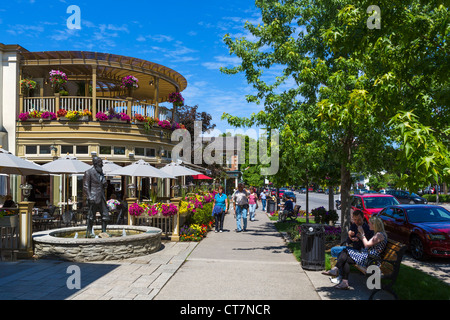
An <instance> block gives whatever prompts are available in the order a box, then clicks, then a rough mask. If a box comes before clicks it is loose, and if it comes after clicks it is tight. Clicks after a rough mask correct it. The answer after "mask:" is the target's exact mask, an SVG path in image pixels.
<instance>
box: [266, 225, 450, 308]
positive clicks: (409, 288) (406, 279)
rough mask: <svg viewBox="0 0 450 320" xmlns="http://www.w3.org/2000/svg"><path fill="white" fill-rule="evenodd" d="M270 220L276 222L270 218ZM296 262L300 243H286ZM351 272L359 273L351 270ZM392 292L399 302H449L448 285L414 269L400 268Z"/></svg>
mask: <svg viewBox="0 0 450 320" xmlns="http://www.w3.org/2000/svg"><path fill="white" fill-rule="evenodd" d="M271 220H273V221H275V220H277V219H276V218H274V217H271ZM301 223H306V219H305V218H298V219H297V222H296V223H293V222H275V227H276V228H277V230H278V231H279V232H290V231H291V230H293V229H294V228H296V227H297V226H298V224H301ZM287 246H288V248H289V249H290V250H291V252H292V253H293V255H294V256H295V258H296V259H297V261H301V242H300V241H295V242H291V243H288V245H287ZM330 257H331V256H330V254H329V253H325V270H329V269H330ZM352 272H359V271H358V270H356V269H355V268H352ZM394 291H395V292H396V293H397V295H398V297H399V299H401V300H450V285H448V284H447V283H445V282H443V281H441V280H439V279H437V278H435V277H433V276H431V275H429V274H427V273H425V272H423V271H421V270H418V269H416V268H412V267H409V266H406V265H404V264H402V265H401V267H400V272H399V275H398V278H397V281H396V282H395V285H394Z"/></svg>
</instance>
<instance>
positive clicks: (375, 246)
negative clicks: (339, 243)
mask: <svg viewBox="0 0 450 320" xmlns="http://www.w3.org/2000/svg"><path fill="white" fill-rule="evenodd" d="M369 228H370V230H373V232H374V236H373V237H372V238H371V239H370V240H367V239H366V237H365V235H364V229H363V228H362V227H361V226H359V227H358V233H357V234H356V236H357V237H358V238H359V239H361V241H362V242H363V244H364V248H363V249H362V250H361V251H359V250H355V249H353V248H346V249H344V250H342V252H341V253H340V254H339V256H338V258H337V262H336V266H335V267H334V268H333V269H331V270H330V271H327V272H323V274H325V275H329V276H338V275H339V274H340V275H341V276H342V282H341V283H340V284H338V285H337V286H335V288H337V289H344V290H346V289H349V286H348V275H349V273H350V265H352V264H357V265H360V266H363V267H367V266H368V262H369V259H368V257H369V255H370V256H377V257H380V256H381V254H382V253H383V251H384V249H385V248H386V244H387V241H388V238H387V235H386V231H385V230H384V224H383V221H382V220H381V219H380V218H379V217H377V216H371V217H370V219H369Z"/></svg>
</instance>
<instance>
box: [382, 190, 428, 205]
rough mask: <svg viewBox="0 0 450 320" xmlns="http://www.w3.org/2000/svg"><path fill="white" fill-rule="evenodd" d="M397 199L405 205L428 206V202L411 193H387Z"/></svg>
mask: <svg viewBox="0 0 450 320" xmlns="http://www.w3.org/2000/svg"><path fill="white" fill-rule="evenodd" d="M387 193H388V194H390V195H393V196H394V197H396V198H397V200H398V201H399V202H400V203H403V204H427V203H428V201H427V199H425V198H422V197H420V196H418V195H417V194H415V193H409V192H408V191H403V190H389V191H388V192H387Z"/></svg>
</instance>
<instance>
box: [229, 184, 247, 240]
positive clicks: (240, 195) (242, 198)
mask: <svg viewBox="0 0 450 320" xmlns="http://www.w3.org/2000/svg"><path fill="white" fill-rule="evenodd" d="M248 196H249V192H248V191H247V190H244V185H243V184H242V183H239V185H238V189H237V190H236V191H235V192H234V193H233V196H232V201H233V205H234V215H235V217H236V232H241V231H247V214H248V208H249V205H248ZM241 219H242V223H241Z"/></svg>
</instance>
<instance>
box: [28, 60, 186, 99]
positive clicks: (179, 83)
mask: <svg viewBox="0 0 450 320" xmlns="http://www.w3.org/2000/svg"><path fill="white" fill-rule="evenodd" d="M21 56H22V60H21V65H22V74H23V75H24V76H31V77H33V78H48V77H49V75H48V72H49V71H50V70H52V69H58V70H61V71H63V72H65V73H66V74H67V76H68V78H69V81H86V82H90V81H91V80H92V74H93V72H94V70H95V73H96V74H97V96H109V94H110V92H111V91H116V90H117V87H118V86H119V85H120V83H121V79H122V78H123V77H124V76H127V75H134V76H135V77H137V78H138V79H139V88H138V89H137V90H135V91H134V92H133V97H134V98H136V99H139V100H148V101H155V99H156V90H155V86H156V85H158V86H159V97H158V102H166V101H167V100H168V96H169V94H170V93H172V92H175V91H179V92H181V91H183V90H184V89H185V88H186V87H187V81H186V79H185V78H184V77H183V76H182V75H181V74H179V73H178V72H176V71H174V70H172V69H170V68H168V67H165V66H162V65H160V64H157V63H153V62H150V61H146V60H142V59H137V58H132V57H126V56H120V55H115V54H109V53H98V52H87V51H43V52H26V51H22V52H21Z"/></svg>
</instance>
